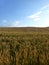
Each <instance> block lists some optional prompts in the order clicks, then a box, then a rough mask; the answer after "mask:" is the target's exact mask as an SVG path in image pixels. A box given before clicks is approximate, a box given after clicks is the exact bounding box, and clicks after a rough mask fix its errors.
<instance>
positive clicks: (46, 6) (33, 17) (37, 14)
mask: <svg viewBox="0 0 49 65" xmlns="http://www.w3.org/2000/svg"><path fill="white" fill-rule="evenodd" d="M48 7H49V4H48V5H45V6H43V7H42V8H41V9H40V11H38V12H36V13H34V14H32V15H29V16H27V18H29V19H33V20H34V21H38V20H40V16H41V14H43V10H44V9H46V8H48ZM47 12H48V13H49V10H47Z"/></svg>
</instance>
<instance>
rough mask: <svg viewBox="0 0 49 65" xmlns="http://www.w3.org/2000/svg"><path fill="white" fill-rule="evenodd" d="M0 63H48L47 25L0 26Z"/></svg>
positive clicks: (33, 64) (35, 64) (48, 30)
mask: <svg viewBox="0 0 49 65" xmlns="http://www.w3.org/2000/svg"><path fill="white" fill-rule="evenodd" d="M0 65H49V27H47V28H33V27H26V28H24V27H23V28H0Z"/></svg>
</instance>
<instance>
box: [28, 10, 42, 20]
mask: <svg viewBox="0 0 49 65" xmlns="http://www.w3.org/2000/svg"><path fill="white" fill-rule="evenodd" d="M41 13H42V11H39V12H37V13H35V14H33V15H30V16H27V18H29V19H34V21H38V20H40V14H41Z"/></svg>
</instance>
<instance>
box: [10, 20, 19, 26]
mask: <svg viewBox="0 0 49 65" xmlns="http://www.w3.org/2000/svg"><path fill="white" fill-rule="evenodd" d="M19 23H20V21H13V22H12V23H11V25H10V27H17V26H18V25H19Z"/></svg>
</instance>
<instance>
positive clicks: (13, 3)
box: [0, 0, 49, 27]
mask: <svg viewBox="0 0 49 65" xmlns="http://www.w3.org/2000/svg"><path fill="white" fill-rule="evenodd" d="M26 26H28V27H47V26H49V0H0V27H26Z"/></svg>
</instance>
